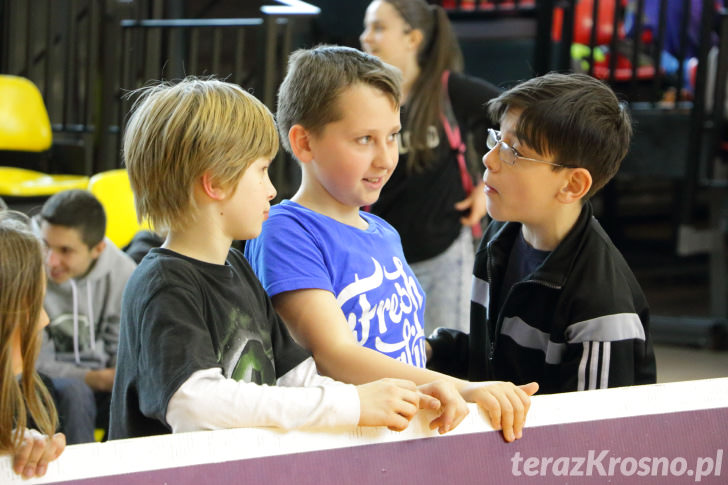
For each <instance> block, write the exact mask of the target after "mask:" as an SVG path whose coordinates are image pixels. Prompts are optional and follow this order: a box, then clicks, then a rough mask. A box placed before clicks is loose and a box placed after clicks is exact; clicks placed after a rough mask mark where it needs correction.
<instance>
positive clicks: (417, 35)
mask: <svg viewBox="0 0 728 485" xmlns="http://www.w3.org/2000/svg"><path fill="white" fill-rule="evenodd" d="M407 36H408V39H409V45H410V47H412V48H414V51H415V52H419V50H420V46H421V45H422V41H423V40H424V39H425V35H424V34H423V33H422V31H421V30H420V29H412V30H410V31H409V33H408V34H407Z"/></svg>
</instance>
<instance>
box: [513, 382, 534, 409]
mask: <svg viewBox="0 0 728 485" xmlns="http://www.w3.org/2000/svg"><path fill="white" fill-rule="evenodd" d="M518 387H519V388H520V389H521V390H522V391H523V392H525V393H526V394H528V395H529V396H533V395H534V394H536V392H538V382H529V383H528V384H523V385H522V386H518ZM529 404H530V400H529Z"/></svg>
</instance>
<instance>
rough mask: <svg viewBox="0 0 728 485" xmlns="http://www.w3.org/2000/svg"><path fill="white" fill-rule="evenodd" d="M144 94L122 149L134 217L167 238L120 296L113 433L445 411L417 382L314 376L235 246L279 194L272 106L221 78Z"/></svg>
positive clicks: (400, 423)
mask: <svg viewBox="0 0 728 485" xmlns="http://www.w3.org/2000/svg"><path fill="white" fill-rule="evenodd" d="M140 94H141V95H140V97H139V99H138V100H137V101H136V103H135V106H134V112H133V114H132V115H131V117H130V119H129V122H128V124H127V128H126V133H125V136H124V148H123V149H124V159H125V163H126V166H127V169H128V171H129V178H130V181H131V186H132V190H133V191H134V200H135V203H136V209H137V214H138V215H139V217H140V218H142V219H148V220H149V221H151V223H152V224H153V226H154V227H155V228H156V229H158V230H161V231H164V232H165V233H166V234H167V235H166V239H165V241H164V243H163V244H162V247H160V248H153V249H151V250H150V252H149V253H148V254H147V255H146V256H145V257H144V259H143V260H142V262H141V264H140V265H139V267H138V268H137V270H136V271H135V272H134V275H133V276H132V278H131V279H130V280H129V283H128V285H127V288H126V291H125V293H124V298H123V302H122V308H123V312H122V319H123V320H122V325H121V337H120V343H119V357H118V361H117V377H116V381H115V383H114V390H113V396H112V406H111V429H110V435H111V438H112V439H118V438H130V437H137V436H147V435H154V434H164V433H170V432H182V431H192V430H201V429H221V428H232V427H247V426H275V427H280V428H284V429H291V428H299V427H310V426H316V427H322V426H324V427H325V426H354V425H357V424H359V425H362V426H382V425H384V426H388V427H390V428H392V429H398V430H401V429H404V428H406V427H407V425H408V423H409V420H410V419H411V418H412V417H413V415H414V414H415V413H416V411H417V409H418V405H422V406H425V407H434V408H437V407H438V406H439V402H438V401H437V400H436V399H434V398H432V397H430V396H426V395H424V394H421V393H420V392H418V390H417V388H416V386H415V384H414V383H412V382H408V381H404V380H394V379H387V380H380V381H377V382H372V383H369V384H365V385H362V386H356V387H355V386H351V385H346V384H342V383H337V382H335V381H332V380H331V379H327V378H323V377H321V376H319V375H318V373H317V372H316V367H315V365H314V364H313V359H311V358H310V356H309V354H308V353H306V352H305V351H304V350H303V349H302V348H300V347H299V346H298V345H296V343H295V342H294V341H293V340H292V339H291V337H290V336H289V334H288V332H287V330H286V327H285V325H284V324H283V322H282V321H281V320H280V319H279V317H278V316H277V314H276V312H275V311H274V310H273V307H272V304H271V302H270V299H269V298H268V296H267V295H266V293H265V291H264V290H263V288H262V287H261V285H260V283H259V281H258V279H257V278H256V277H255V274H254V273H253V271H252V270H251V269H250V266H249V265H248V263H247V262H246V260H245V258H244V257H243V255H242V253H241V252H239V251H238V250H236V249H234V248H231V247H230V246H231V243H232V242H233V240H247V239H250V238H254V237H256V236H257V235H258V233H259V232H260V228H261V225H262V223H263V221H264V220H265V219H266V218H267V217H268V211H269V208H270V201H271V199H273V197H274V196H275V194H276V191H275V188H274V187H273V185H272V184H271V181H270V179H269V177H268V167H269V166H270V163H271V159H272V158H273V157H274V156H275V154H276V152H277V150H278V136H277V132H276V128H275V123H274V121H273V116H272V114H271V113H270V112H269V111H268V109H267V108H266V107H265V106H264V105H263V104H262V103H261V102H260V101H258V100H257V99H256V98H255V97H253V96H252V95H251V94H249V93H248V92H246V91H244V90H243V89H241V88H240V87H239V86H236V85H233V84H229V83H225V82H221V81H217V80H199V79H194V78H188V79H185V80H183V81H182V82H180V83H178V84H176V85H168V84H160V85H157V86H151V87H147V88H143V89H142V90H140ZM421 390H422V391H423V392H431V391H430V390H428V389H427V388H426V387H423V388H421Z"/></svg>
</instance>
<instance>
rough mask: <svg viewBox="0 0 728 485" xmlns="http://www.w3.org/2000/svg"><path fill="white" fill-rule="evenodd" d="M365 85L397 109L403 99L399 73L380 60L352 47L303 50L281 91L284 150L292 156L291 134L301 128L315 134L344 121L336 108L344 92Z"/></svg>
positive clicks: (280, 125)
mask: <svg viewBox="0 0 728 485" xmlns="http://www.w3.org/2000/svg"><path fill="white" fill-rule="evenodd" d="M355 83H364V84H367V85H369V86H372V87H374V88H377V89H379V90H380V91H382V92H383V93H384V94H385V95H387V96H388V97H389V98H390V99H391V100H392V104H393V105H394V106H396V107H398V106H399V99H400V96H401V94H400V84H401V79H400V74H399V71H397V70H396V69H394V68H393V67H391V66H388V65H387V64H384V63H383V62H382V61H381V60H379V59H378V58H377V57H375V56H372V55H369V54H367V53H365V52H362V51H360V50H357V49H352V48H351V47H340V46H318V47H316V48H314V49H300V50H297V51H296V52H294V53H293V54H291V56H290V57H289V59H288V72H287V74H286V77H285V79H284V80H283V83H281V86H280V89H279V90H278V111H277V112H276V119H277V120H278V129H279V130H280V135H281V143H283V147H284V148H285V149H286V151H288V152H289V153H292V152H291V145H290V143H289V141H288V131H289V130H290V129H291V127H292V126H293V125H297V124H299V125H301V126H303V127H304V128H306V129H307V130H309V131H311V132H312V133H314V134H319V133H321V131H322V130H323V129H324V127H325V126H326V125H327V124H329V123H332V122H334V121H338V120H340V119H341V118H342V117H343V112H342V110H341V108H340V107H339V106H338V104H337V100H338V98H339V95H340V94H341V92H342V91H343V90H344V89H346V88H348V87H349V86H352V85H354V84H355Z"/></svg>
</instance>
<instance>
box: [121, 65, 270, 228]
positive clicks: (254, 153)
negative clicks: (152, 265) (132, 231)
mask: <svg viewBox="0 0 728 485" xmlns="http://www.w3.org/2000/svg"><path fill="white" fill-rule="evenodd" d="M131 95H138V96H139V97H138V98H137V99H136V101H135V103H134V105H133V107H132V115H131V117H130V118H129V121H128V123H127V126H126V132H125V134H124V144H123V156H124V161H125V163H126V167H127V170H128V172H129V180H130V182H131V187H132V190H133V192H134V201H135V205H136V210H137V216H138V217H139V219H140V220H148V221H149V222H151V223H152V225H153V226H154V227H155V228H156V229H158V230H168V229H176V230H179V229H184V228H185V227H186V226H187V225H188V224H189V223H190V222H191V220H194V216H195V213H196V210H197V206H196V204H195V200H194V197H193V187H194V184H195V182H196V181H197V180H199V179H200V177H202V175H203V174H204V173H205V172H208V173H209V174H210V176H211V178H212V181H213V182H215V183H217V184H220V185H221V186H222V187H225V188H233V187H234V186H235V184H236V183H237V182H238V180H239V179H240V177H241V176H242V174H243V172H244V171H245V169H246V168H247V167H248V165H249V164H250V163H251V162H253V161H254V160H256V159H259V158H269V159H271V158H273V157H275V155H276V153H277V152H278V134H277V132H276V127H275V122H274V120H273V115H272V114H271V112H270V111H269V110H268V108H266V107H265V105H264V104H263V103H262V102H260V101H259V100H258V99H256V98H255V97H254V96H253V95H252V94H250V93H248V92H246V91H244V90H243V89H242V88H241V87H240V86H238V85H236V84H231V83H227V82H223V81H220V80H217V79H199V78H195V77H187V78H185V79H184V80H182V81H180V82H179V83H176V84H172V83H168V82H160V83H158V84H155V85H151V86H146V87H143V88H140V89H138V90H136V91H133V92H132V93H131Z"/></svg>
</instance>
